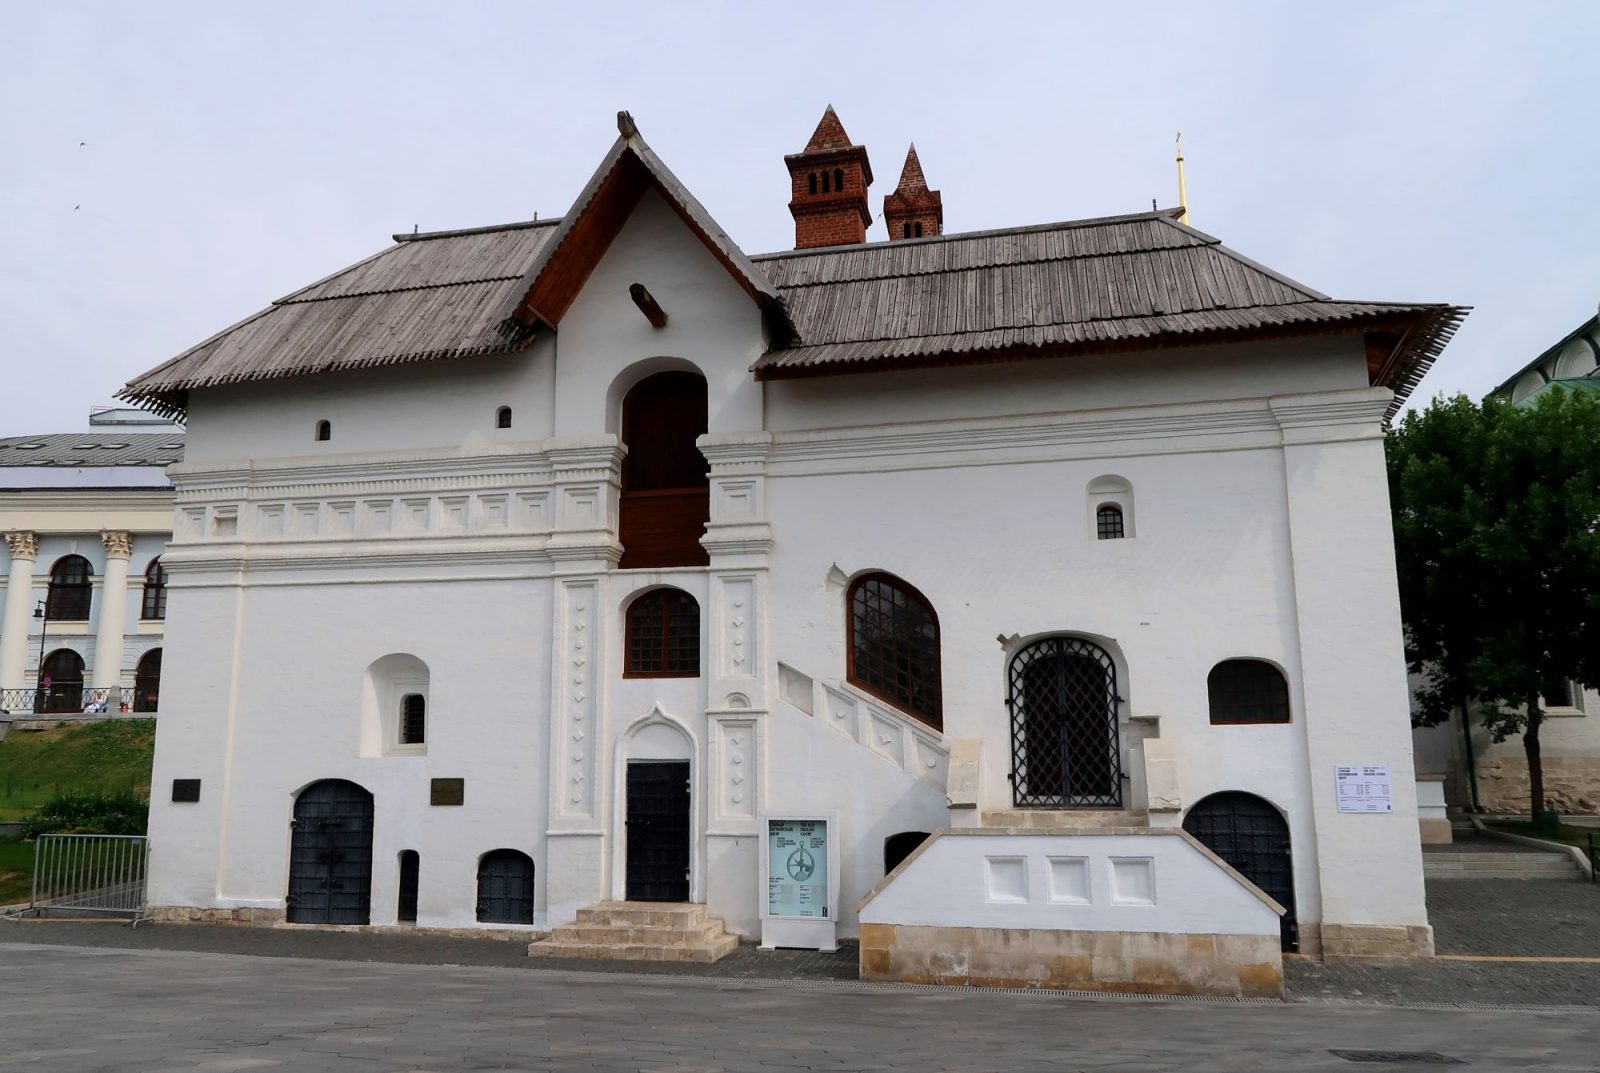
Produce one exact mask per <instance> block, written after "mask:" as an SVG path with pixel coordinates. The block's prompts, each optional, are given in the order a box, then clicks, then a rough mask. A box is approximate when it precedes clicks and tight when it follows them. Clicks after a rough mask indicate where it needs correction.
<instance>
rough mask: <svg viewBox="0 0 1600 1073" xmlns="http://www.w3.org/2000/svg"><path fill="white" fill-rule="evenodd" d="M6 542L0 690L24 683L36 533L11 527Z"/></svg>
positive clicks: (19, 686)
mask: <svg viewBox="0 0 1600 1073" xmlns="http://www.w3.org/2000/svg"><path fill="white" fill-rule="evenodd" d="M6 544H7V545H9V546H10V548H11V572H10V574H9V575H8V577H7V581H6V600H5V611H4V612H3V613H0V689H21V688H23V687H24V686H25V685H27V673H28V670H27V654H28V619H29V617H30V616H31V615H32V613H33V603H34V601H33V568H34V563H35V562H36V561H37V560H38V558H39V534H38V533H32V532H28V531H27V530H21V529H14V530H12V531H10V532H8V533H7V534H6Z"/></svg>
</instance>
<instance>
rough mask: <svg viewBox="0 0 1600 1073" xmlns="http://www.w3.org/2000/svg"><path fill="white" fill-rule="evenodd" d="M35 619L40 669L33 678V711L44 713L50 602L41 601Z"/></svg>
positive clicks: (35, 612) (37, 606)
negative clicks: (45, 644) (36, 620)
mask: <svg viewBox="0 0 1600 1073" xmlns="http://www.w3.org/2000/svg"><path fill="white" fill-rule="evenodd" d="M33 617H34V618H36V619H39V667H38V669H37V670H36V671H35V672H34V676H33V710H34V711H35V712H42V711H44V703H45V696H44V688H45V687H44V635H45V632H46V631H48V630H49V629H50V601H49V600H40V601H39V602H38V603H37V604H35V605H34V608H33Z"/></svg>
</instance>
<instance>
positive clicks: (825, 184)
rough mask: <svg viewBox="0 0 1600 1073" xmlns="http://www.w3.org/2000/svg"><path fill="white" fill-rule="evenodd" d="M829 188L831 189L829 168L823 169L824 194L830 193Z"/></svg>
mask: <svg viewBox="0 0 1600 1073" xmlns="http://www.w3.org/2000/svg"><path fill="white" fill-rule="evenodd" d="M828 188H829V183H828V169H827V168H823V169H822V192H823V193H824V194H826V193H828V192H829V189H828Z"/></svg>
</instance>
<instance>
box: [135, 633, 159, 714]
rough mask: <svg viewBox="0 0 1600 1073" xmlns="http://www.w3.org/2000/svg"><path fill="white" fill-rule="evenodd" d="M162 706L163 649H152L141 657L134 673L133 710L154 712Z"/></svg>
mask: <svg viewBox="0 0 1600 1073" xmlns="http://www.w3.org/2000/svg"><path fill="white" fill-rule="evenodd" d="M160 704H161V649H159V648H152V649H151V650H150V651H148V652H146V653H145V654H144V655H142V656H140V657H139V664H138V666H137V667H135V668H134V672H133V710H134V711H136V712H153V711H156V710H158V708H159V707H160Z"/></svg>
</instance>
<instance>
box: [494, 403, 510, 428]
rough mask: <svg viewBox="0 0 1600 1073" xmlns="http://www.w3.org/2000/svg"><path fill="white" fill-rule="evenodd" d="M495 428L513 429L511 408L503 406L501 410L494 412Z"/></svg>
mask: <svg viewBox="0 0 1600 1073" xmlns="http://www.w3.org/2000/svg"><path fill="white" fill-rule="evenodd" d="M494 427H495V428H510V427H511V407H509V406H502V407H500V409H498V410H496V411H495V412H494Z"/></svg>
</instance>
